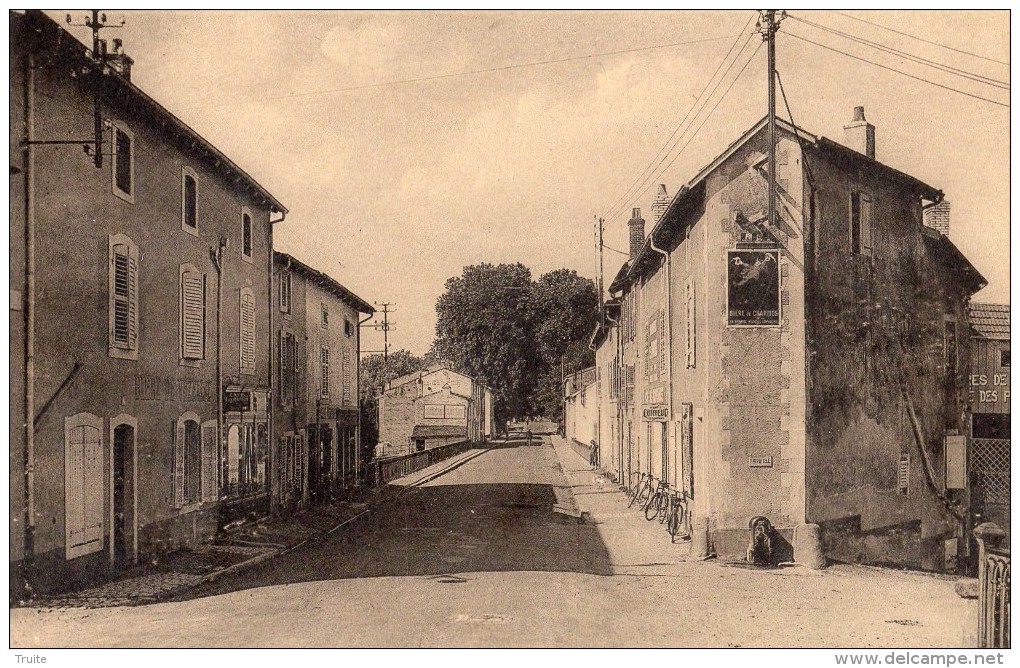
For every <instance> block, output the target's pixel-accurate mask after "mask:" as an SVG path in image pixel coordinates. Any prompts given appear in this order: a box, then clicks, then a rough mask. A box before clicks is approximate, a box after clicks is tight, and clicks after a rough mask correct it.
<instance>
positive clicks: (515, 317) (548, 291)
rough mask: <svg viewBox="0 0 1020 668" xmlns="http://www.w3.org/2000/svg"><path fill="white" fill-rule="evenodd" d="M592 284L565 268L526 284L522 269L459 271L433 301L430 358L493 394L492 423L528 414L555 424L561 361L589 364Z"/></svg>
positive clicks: (569, 365) (568, 366)
mask: <svg viewBox="0 0 1020 668" xmlns="http://www.w3.org/2000/svg"><path fill="white" fill-rule="evenodd" d="M597 305H598V295H597V294H596V290H595V286H594V283H593V282H592V281H591V280H589V279H586V278H582V277H581V276H579V275H578V274H577V272H575V271H573V270H569V269H557V270H555V271H551V272H549V273H547V274H544V275H542V277H540V278H539V280H538V281H532V279H531V271H530V270H529V269H528V268H527V267H525V266H524V265H522V264H519V263H518V264H512V265H511V264H500V265H492V264H480V265H475V266H470V267H465V268H464V270H463V272H462V274H461V275H460V276H455V277H453V278H450V279H449V280H447V282H446V292H445V293H444V294H443V295H441V296H440V297H439V299H438V300H437V301H436V338H435V340H434V342H433V344H432V350H431V351H429V357H430V358H431V359H442V360H446V361H448V362H449V363H450V365H451V366H452V367H453V369H454V370H456V371H459V372H461V373H465V374H467V375H469V376H472V377H474V378H476V379H478V380H479V381H481V382H483V383H485V384H486V385H488V386H490V387H492V388H493V389H494V394H495V413H496V416H495V417H496V420H497V422H502V421H503V420H505V419H507V418H514V417H522V416H525V415H528V414H543V415H545V416H547V417H550V418H553V419H558V418H559V415H560V411H561V408H562V404H561V401H560V394H561V392H562V388H561V386H560V363H561V359H562V360H563V363H564V368H565V370H566V371H567V372H568V373H572V372H573V371H576V370H577V369H580V368H583V367H585V366H590V365H591V363H592V361H593V354H592V353H591V351H590V350H589V349H588V347H587V341H588V337H590V336H591V332H592V330H593V329H594V327H595V321H596V318H597Z"/></svg>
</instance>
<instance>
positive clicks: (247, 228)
mask: <svg viewBox="0 0 1020 668" xmlns="http://www.w3.org/2000/svg"><path fill="white" fill-rule="evenodd" d="M251 235H252V230H251V214H250V213H248V212H247V211H243V212H242V213H241V257H242V258H244V259H245V260H249V261H250V260H251V259H252V257H251V246H252V237H251Z"/></svg>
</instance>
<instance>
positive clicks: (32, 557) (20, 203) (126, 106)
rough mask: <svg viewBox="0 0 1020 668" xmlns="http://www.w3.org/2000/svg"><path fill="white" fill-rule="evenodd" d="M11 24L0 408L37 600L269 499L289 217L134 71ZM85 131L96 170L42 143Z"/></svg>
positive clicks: (46, 30)
mask: <svg viewBox="0 0 1020 668" xmlns="http://www.w3.org/2000/svg"><path fill="white" fill-rule="evenodd" d="M10 20H11V89H10V95H11V98H10V102H11V111H10V113H11V129H12V132H11V137H12V138H11V172H12V175H11V228H10V229H11V232H10V235H11V264H10V271H11V274H10V283H11V290H12V292H11V297H12V299H11V302H12V309H13V310H15V311H16V312H17V317H12V318H11V329H12V332H11V342H12V348H11V373H12V380H14V376H15V375H17V376H18V377H17V382H16V383H15V384H14V385H12V390H14V388H15V387H16V388H17V391H16V392H12V396H11V410H12V412H16V413H17V415H18V419H15V420H12V425H13V424H15V423H17V424H18V425H23V424H31V425H32V427H31V428H30V429H15V428H13V427H12V431H11V441H10V455H11V518H12V521H11V555H10V557H11V562H12V578H14V577H21V576H22V575H25V574H26V573H27V575H28V576H29V579H32V581H33V582H32V586H33V587H35V588H37V589H42V590H46V589H52V588H56V587H60V586H65V585H68V584H71V583H74V582H79V581H88V580H92V579H96V578H98V577H102V576H104V575H105V574H106V573H108V572H110V571H111V570H116V569H119V568H122V567H124V566H126V565H128V564H131V563H133V562H135V561H137V560H138V559H139V558H140V555H147V554H152V553H155V552H159V551H163V550H170V549H174V548H176V547H177V546H179V545H182V544H187V543H194V542H199V541H201V540H204V539H205V538H207V537H209V536H211V535H212V534H213V533H215V531H216V530H217V528H218V526H219V525H220V523H221V522H222V520H223V517H224V516H225V515H229V513H230V512H231V510H230V509H231V507H234V506H237V505H243V506H245V507H250V505H251V504H252V503H258V501H259V500H260V499H267V498H268V467H269V465H270V463H269V458H268V454H269V453H268V435H269V425H268V410H267V405H266V401H267V399H268V397H269V392H270V383H271V375H270V370H271V360H270V354H271V352H270V341H271V338H270V332H271V331H272V330H271V326H270V309H269V307H270V294H271V290H270V276H271V271H270V270H271V263H272V254H271V249H272V226H273V224H274V223H275V222H278V220H273V219H272V218H273V215H274V214H276V215H280V214H284V213H285V212H286V209H285V208H284V207H283V205H282V204H280V203H279V202H278V201H277V200H276V199H275V198H274V197H273V196H272V195H271V194H269V193H268V192H267V191H266V190H265V189H264V188H262V187H261V186H260V185H259V184H258V183H256V182H255V181H254V180H253V179H252V178H251V177H250V176H248V175H247V174H246V173H245V172H244V171H243V170H241V169H240V168H239V167H238V166H237V165H235V164H234V163H233V162H231V161H230V160H229V158H227V157H226V156H225V155H223V154H222V153H220V152H219V151H218V150H217V149H216V148H215V147H213V146H212V145H210V144H209V143H208V142H207V141H206V140H204V139H203V138H202V137H201V136H199V135H198V134H196V133H195V132H194V131H193V130H191V129H190V128H189V127H187V126H186V125H185V124H184V123H182V122H181V121H180V120H179V119H177V118H176V117H174V116H173V115H172V114H170V113H169V112H168V111H166V110H165V109H164V108H163V107H161V106H160V105H159V104H158V103H157V102H156V101H155V100H153V99H152V98H150V97H148V96H147V95H146V94H145V93H144V92H143V91H141V90H140V89H139V88H137V87H136V86H135V85H134V84H132V83H131V81H130V59H128V58H126V57H119V59H118V60H111V61H110V62H108V63H107V64H106V67H105V69H104V71H103V73H102V74H97V75H93V76H81V72H82V71H94V69H93V68H94V67H95V65H94V63H93V62H92V61H91V60H90V59H89V58H88V57H87V56H86V53H85V49H84V47H83V46H82V45H81V44H80V43H79V42H78V41H76V40H75V39H74V38H73V37H72V36H71V35H69V34H68V33H66V32H65V31H64V30H63V29H62V28H61V27H60V26H59V25H57V24H56V23H54V22H53V21H51V20H50V19H49V18H47V17H46V16H44V15H43V14H42V13H40V12H35V11H32V12H27V13H24V14H17V13H12V14H11V17H10ZM94 105H95V106H94ZM96 110H98V113H94V112H95V111H96ZM96 131H98V132H99V135H98V138H99V139H100V142H101V147H102V148H101V150H102V152H103V154H104V155H103V156H102V166H101V168H97V167H96V166H95V164H96V162H98V161H95V158H94V154H93V156H89V155H84V154H83V152H82V149H81V146H80V145H74V144H68V143H54V142H71V141H79V140H82V139H83V138H89V137H93V136H96V135H94V134H93V133H94V132H96ZM14 315H15V314H14V313H12V316H14ZM229 387H238V388H244V389H245V390H246V391H248V392H249V393H250V395H251V396H250V397H249V402H250V403H249V405H248V408H247V410H246V411H244V412H243V413H240V412H238V413H231V412H230V411H229V410H227V409H228V408H229V401H224V404H225V405H224V406H223V409H224V410H222V411H221V404H220V401H219V400H220V398H221V393H222V396H223V397H227V396H228V394H227V392H226V390H227V388H229ZM15 394H19V395H20V396H15ZM21 416H25V417H24V421H23V420H22V419H21ZM242 423H243V424H245V425H249V424H250V425H251V428H250V430H249V431H247V432H246V436H245V441H244V445H243V447H240V448H238V449H237V450H236V451H234V450H229V449H228V448H227V447H226V443H225V439H224V435H225V434H226V427H227V426H228V425H235V424H242ZM231 455H233V456H231ZM15 572H18V573H19V574H18V575H14V573H15Z"/></svg>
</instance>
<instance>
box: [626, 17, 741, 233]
mask: <svg viewBox="0 0 1020 668" xmlns="http://www.w3.org/2000/svg"><path fill="white" fill-rule="evenodd" d="M754 34H756V33H752V36H749V37H748V38H747V39H746V40H745V41H744V43H743V45H741V47H740V50H739V51H738V52H737V55H736V56H735V57H734V59H733V60H732V61H730V64H729V65H728V66H727V67H726V70H725V71H724V72H723V73H722V76H720V77H719V79H718V80H716V81H715V85H714V86H712V90H710V91H709V92H708V95H702V96H700V101H701V105H700V107H701V108H700V109H698V110H697V111H696V112H695V113H694V115H693V116H692V117H691V119H690V122H689V124H688V126H687V127H686V128H685V129H684V131H683V132H682V133H681V134H680V136H679V137H677V138H676V140H675V141H674V142H673V143H672V144H671V145H670V146H669V148H668V150H667V151H666V153H665V154H663V156H662V158H661V159H660V160H659V162H658V163H657V164H656V165H655V167H653V169H652V171H651V172H650V173H649V175H648V176H647V177H645V178H644V180H643V181H642V182H641V185H640V187H638V189H637V190H636V191H634V193H633V194H632V195H631V197H632V198H634V197H637V196H638V195H640V194H641V193H643V192H645V191H646V190H647V189H648V188H649V186H650V185H651V184H653V183H655V180H656V179H657V178H659V176H661V175H662V173H663V172H665V171H666V169H668V167H669V165H667V166H666V167H665V168H662V169H660V167H662V163H663V162H665V161H666V159H667V158H669V156H670V154H671V153H672V152H673V151H674V150H675V149H676V147H677V146H678V145H679V144H680V142H681V141H683V139H684V137H685V136H687V135H688V133H689V132H690V130H691V128H693V127H694V123H695V122H696V121H697V119H698V116H700V115H701V113H702V112H704V111H705V109H707V108H708V104H709V101H710V100H711V99H712V96H713V95H715V93H716V91H717V90H719V87H720V86H721V85H722V83H723V81H725V80H726V77H727V76H728V75H729V73H730V71H732V69H733V66H734V65H736V64H737V62H738V61H739V60H740V58H741V56H743V55H744V51H745V50H746V49H747V46H748V44H750V43H751V42H752V40H753V35H754ZM759 46H760V45H759ZM756 51H757V50H756ZM724 62H725V61H724ZM745 67H746V65H745ZM737 76H738V77H739V76H740V75H739V74H738V75H737ZM711 83H712V82H711V80H710V81H709V84H711ZM731 85H732V84H731ZM702 92H704V91H702ZM723 95H724V96H725V93H723ZM720 99H721V98H720ZM697 106H698V103H697V102H695V107H697ZM716 106H718V104H717V105H716ZM695 107H692V109H693V108H695ZM712 111H715V108H714V107H713V109H712ZM711 114H712V112H711V111H710V112H709V116H711ZM705 118H708V117H707V116H706V117H705ZM703 125H704V122H702V124H701V125H700V126H698V128H699V129H700V128H701V127H702V126H703ZM693 138H694V135H693V134H692V135H691V136H690V137H689V138H688V140H687V142H686V143H685V144H684V145H683V147H682V148H681V149H680V152H679V153H677V155H676V156H674V157H673V159H672V160H671V161H670V163H669V164H670V165H672V164H673V163H674V162H675V161H676V158H677V157H679V155H680V153H683V151H684V149H686V148H687V146H688V145H689V144H690V143H691V140H692V139H693ZM626 210H627V206H626V200H624V201H623V203H622V205H618V206H617V208H616V209H614V210H612V211H610V213H609V214H608V215H607V216H606V221H607V222H611V221H613V220H616V219H617V218H619V217H620V216H621V215H622V214H624V213H625V212H626Z"/></svg>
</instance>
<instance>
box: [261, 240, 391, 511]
mask: <svg viewBox="0 0 1020 668" xmlns="http://www.w3.org/2000/svg"><path fill="white" fill-rule="evenodd" d="M274 256H275V271H276V276H275V284H276V286H277V295H276V310H277V317H276V320H275V322H276V335H275V340H276V348H277V355H276V360H277V363H276V374H275V379H276V385H275V387H276V392H275V394H274V395H273V404H274V415H275V420H274V422H273V443H274V446H275V447H276V448H277V449H278V452H279V458H278V460H277V461H279V462H280V465H279V466H278V467H277V469H276V477H275V478H274V480H273V485H274V501H275V502H276V503H277V504H278V507H280V508H281V509H294V508H296V507H298V506H303V505H306V504H308V503H310V502H313V501H322V500H325V499H327V498H330V497H332V496H334V495H336V494H343V493H346V492H349V491H350V490H351V488H352V487H353V486H354V485H355V484H356V483H357V482H358V480H359V476H360V474H361V470H362V467H361V424H360V420H359V415H360V411H359V410H358V397H359V396H360V395H359V393H358V383H359V366H358V364H359V362H358V360H359V353H360V350H361V330H360V326H359V325H360V324H361V322H363V321H364V319H365V318H362V317H361V314H366V316H371V315H372V314H373V313H375V309H373V308H372V306H371V305H370V304H369V303H368V302H366V301H365V300H364V299H362V298H360V297H358V296H357V295H355V294H354V293H353V292H351V291H350V290H348V289H347V288H345V287H344V286H343V285H341V284H340V283H339V282H337V281H336V280H334V279H333V278H331V277H330V276H328V275H326V274H324V273H322V272H321V271H318V270H316V269H313V268H312V267H310V266H308V265H307V264H305V263H303V262H301V261H299V260H297V259H296V258H294V257H293V256H291V255H287V254H286V253H280V252H276V253H274Z"/></svg>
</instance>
